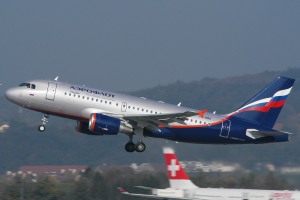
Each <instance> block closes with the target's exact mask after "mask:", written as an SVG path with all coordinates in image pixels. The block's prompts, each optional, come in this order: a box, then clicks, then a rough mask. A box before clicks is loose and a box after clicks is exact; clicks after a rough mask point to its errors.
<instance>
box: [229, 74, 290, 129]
mask: <svg viewBox="0 0 300 200" xmlns="http://www.w3.org/2000/svg"><path fill="white" fill-rule="evenodd" d="M294 82H295V79H291V78H287V77H282V76H280V77H278V78H277V79H275V80H274V81H273V82H271V83H270V84H269V85H268V86H267V87H265V88H264V89H263V90H261V91H260V92H259V93H257V94H256V95H255V96H254V97H253V98H251V99H250V100H249V101H247V102H246V103H245V104H244V105H242V106H241V107H240V108H239V109H238V110H237V111H236V112H235V116H237V117H239V118H242V119H245V120H247V121H252V122H255V123H257V124H259V125H262V126H266V127H270V128H273V126H274V124H275V122H276V120H277V118H278V116H279V113H280V111H281V109H282V107H283V105H284V104H285V102H286V99H287V97H288V95H289V93H290V91H291V89H292V87H293V84H294Z"/></svg>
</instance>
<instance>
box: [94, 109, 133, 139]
mask: <svg viewBox="0 0 300 200" xmlns="http://www.w3.org/2000/svg"><path fill="white" fill-rule="evenodd" d="M89 130H90V131H91V132H93V133H97V134H105V135H117V134H118V133H125V134H130V133H132V132H133V130H132V127H131V126H129V125H127V124H125V123H124V122H123V121H121V120H120V119H118V118H114V117H110V116H107V115H102V114H99V113H93V114H91V117H90V121H89Z"/></svg>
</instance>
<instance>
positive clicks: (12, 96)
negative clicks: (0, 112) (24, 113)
mask: <svg viewBox="0 0 300 200" xmlns="http://www.w3.org/2000/svg"><path fill="white" fill-rule="evenodd" d="M17 96H18V90H17V89H15V88H11V89H8V90H6V92H5V97H6V98H7V99H8V100H10V101H14V99H15V98H16V97H17Z"/></svg>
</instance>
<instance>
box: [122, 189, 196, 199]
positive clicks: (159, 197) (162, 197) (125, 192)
mask: <svg viewBox="0 0 300 200" xmlns="http://www.w3.org/2000/svg"><path fill="white" fill-rule="evenodd" d="M118 190H119V191H120V192H121V194H125V195H129V196H134V197H143V198H145V197H146V198H151V199H164V200H165V199H171V200H192V199H190V198H184V197H169V196H157V195H153V194H136V193H130V192H127V191H126V190H124V189H123V188H121V187H118Z"/></svg>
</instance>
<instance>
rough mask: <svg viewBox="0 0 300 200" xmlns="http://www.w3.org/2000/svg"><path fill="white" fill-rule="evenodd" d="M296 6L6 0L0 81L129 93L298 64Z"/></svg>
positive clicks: (0, 26) (211, 0)
mask: <svg viewBox="0 0 300 200" xmlns="http://www.w3.org/2000/svg"><path fill="white" fill-rule="evenodd" d="M299 9H300V1H297V0H289V1H277V0H269V1H266V0H252V1H240V0H234V1H233V0H226V1H215V0H188V1H187V0H107V1H106V0H103V1H102V0H90V1H82V0H51V1H45V0H26V1H24V0H2V1H0V83H3V84H4V85H3V86H0V87H2V88H4V89H5V88H8V87H12V86H15V85H17V84H19V83H20V82H23V81H25V80H30V79H54V78H55V77H56V76H57V75H59V80H60V81H63V82H72V83H78V84H84V85H87V86H92V87H96V88H102V89H107V90H113V91H135V90H139V89H145V88H150V87H154V86H157V85H167V84H169V83H173V82H175V81H178V80H180V81H185V82H189V81H194V80H200V79H202V78H204V77H215V78H223V77H230V76H238V75H244V74H255V73H259V72H263V71H266V70H286V69H288V68H290V67H300V12H299Z"/></svg>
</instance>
